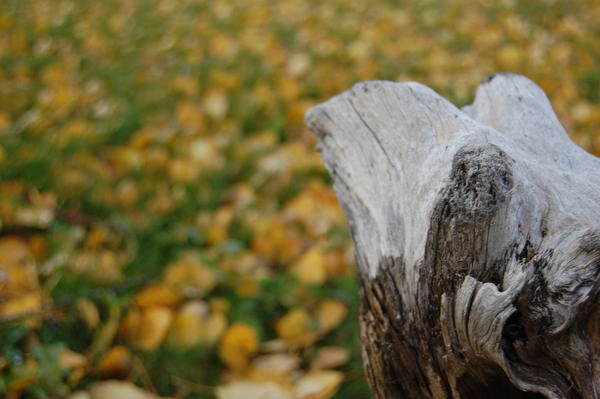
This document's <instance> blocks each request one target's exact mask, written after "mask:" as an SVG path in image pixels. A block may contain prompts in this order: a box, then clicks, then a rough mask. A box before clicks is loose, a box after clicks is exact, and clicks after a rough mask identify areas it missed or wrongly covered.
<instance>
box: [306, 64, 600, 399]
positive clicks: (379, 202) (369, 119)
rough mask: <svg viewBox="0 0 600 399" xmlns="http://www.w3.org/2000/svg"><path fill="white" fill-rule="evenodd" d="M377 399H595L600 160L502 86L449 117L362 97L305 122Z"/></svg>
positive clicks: (378, 96)
mask: <svg viewBox="0 0 600 399" xmlns="http://www.w3.org/2000/svg"><path fill="white" fill-rule="evenodd" d="M306 123H307V124H308V126H309V127H310V129H311V130H312V131H313V132H315V133H316V134H317V135H318V138H319V147H318V149H319V150H320V152H321V154H322V157H323V159H324V161H325V164H326V166H327V168H328V170H329V172H330V173H331V175H332V176H333V181H334V188H335V190H336V194H337V196H338V198H339V199H340V202H341V204H342V206H343V207H344V211H345V213H346V217H347V219H348V224H349V226H350V230H351V232H352V237H353V240H354V243H355V246H356V258H357V263H358V266H359V272H360V278H361V308H360V333H361V341H362V352H363V360H364V363H365V371H366V374H367V378H368V380H369V384H370V386H371V389H372V391H373V392H374V394H375V397H377V398H404V397H406V398H488V399H489V398H509V397H510V398H519V397H523V398H529V397H548V398H580V397H583V398H600V360H599V355H600V312H599V308H598V306H597V304H598V292H599V287H600V275H599V274H600V160H599V159H598V158H595V157H594V156H592V155H590V154H588V153H586V152H585V151H584V150H582V149H581V148H579V147H578V146H577V145H575V144H574V143H573V142H572V141H571V140H570V139H569V137H568V136H567V133H566V132H565V130H564V129H563V127H562V126H561V124H560V122H559V121H558V119H557V117H556V116H555V114H554V112H553V110H552V107H551V105H550V102H549V101H548V99H547V98H546V95H545V94H544V92H543V91H542V90H541V89H540V88H539V87H538V86H536V85H535V84H534V83H533V82H531V81H530V80H528V79H527V78H525V77H522V76H518V75H512V74H499V75H494V76H491V77H489V78H488V79H487V80H486V81H485V82H484V83H482V84H481V86H480V87H479V88H478V89H477V94H476V98H475V101H474V103H473V104H472V105H471V106H468V107H465V108H464V109H462V110H460V109H458V108H456V107H455V106H454V105H452V104H450V103H449V102H448V101H446V100H445V99H443V98H442V97H440V96H439V95H438V94H437V93H435V92H434V91H433V90H431V89H429V88H427V87H425V86H422V85H420V84H417V83H392V82H380V81H376V82H367V83H360V84H357V85H356V86H355V87H354V88H353V89H352V90H350V91H348V92H345V93H343V94H341V95H339V96H336V97H334V98H332V99H331V100H329V101H327V102H326V103H323V104H321V105H318V106H316V107H314V108H312V109H311V110H310V111H309V112H308V113H307V116H306Z"/></svg>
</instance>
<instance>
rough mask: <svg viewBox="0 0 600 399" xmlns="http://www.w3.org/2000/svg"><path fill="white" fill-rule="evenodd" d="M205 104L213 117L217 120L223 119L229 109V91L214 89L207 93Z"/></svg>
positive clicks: (207, 111) (205, 107)
mask: <svg viewBox="0 0 600 399" xmlns="http://www.w3.org/2000/svg"><path fill="white" fill-rule="evenodd" d="M203 105H204V109H205V110H206V113H207V114H208V115H209V116H210V117H211V118H213V119H216V120H219V119H223V118H224V117H225V116H226V115H227V110H228V109H229V100H228V99H227V93H225V91H223V90H220V89H213V90H211V91H209V92H208V93H207V95H206V97H205V98H204V102H203Z"/></svg>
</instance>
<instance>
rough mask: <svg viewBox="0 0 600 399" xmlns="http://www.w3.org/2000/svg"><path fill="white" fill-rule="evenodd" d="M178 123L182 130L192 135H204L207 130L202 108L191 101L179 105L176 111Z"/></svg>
mask: <svg viewBox="0 0 600 399" xmlns="http://www.w3.org/2000/svg"><path fill="white" fill-rule="evenodd" d="M175 114H176V115H177V121H178V122H179V124H180V125H181V127H182V128H184V129H185V130H187V131H189V132H191V133H203V132H204V131H205V130H206V122H205V120H204V112H203V111H202V107H201V106H200V105H198V104H195V103H193V102H190V101H184V102H181V103H179V104H177V108H176V109H175Z"/></svg>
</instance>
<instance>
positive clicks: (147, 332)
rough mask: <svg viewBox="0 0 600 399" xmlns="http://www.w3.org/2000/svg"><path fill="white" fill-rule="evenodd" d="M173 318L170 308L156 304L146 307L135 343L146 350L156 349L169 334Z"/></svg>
mask: <svg viewBox="0 0 600 399" xmlns="http://www.w3.org/2000/svg"><path fill="white" fill-rule="evenodd" d="M172 320H173V311H172V310H171V309H169V308H166V307H162V306H156V307H151V308H147V309H144V310H143V311H142V315H141V318H140V324H139V326H138V329H137V334H136V338H135V340H134V342H133V345H135V346H136V347H137V348H139V349H141V350H145V351H151V350H154V349H156V348H157V347H158V346H159V345H160V344H161V343H162V342H163V340H164V339H165V337H166V336H167V331H168V330H169V326H170V325H171V321H172Z"/></svg>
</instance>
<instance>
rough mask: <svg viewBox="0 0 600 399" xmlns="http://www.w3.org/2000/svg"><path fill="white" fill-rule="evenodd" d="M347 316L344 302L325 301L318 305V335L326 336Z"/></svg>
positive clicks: (335, 300)
mask: <svg viewBox="0 0 600 399" xmlns="http://www.w3.org/2000/svg"><path fill="white" fill-rule="evenodd" d="M347 314H348V308H347V307H346V305H345V304H344V302H342V301H340V300H337V299H325V300H324V301H323V302H321V304H320V305H319V307H318V309H317V312H316V316H317V320H318V322H319V333H321V334H326V333H328V332H330V331H331V330H333V329H335V328H336V327H337V326H339V325H340V323H341V322H342V321H343V320H344V318H345V317H346V315H347Z"/></svg>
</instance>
